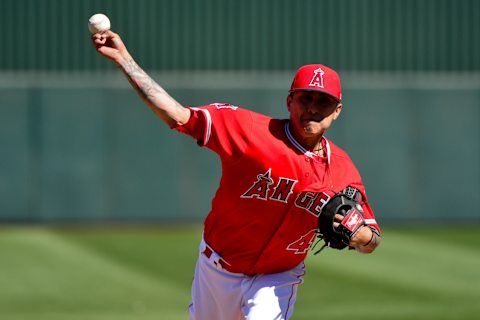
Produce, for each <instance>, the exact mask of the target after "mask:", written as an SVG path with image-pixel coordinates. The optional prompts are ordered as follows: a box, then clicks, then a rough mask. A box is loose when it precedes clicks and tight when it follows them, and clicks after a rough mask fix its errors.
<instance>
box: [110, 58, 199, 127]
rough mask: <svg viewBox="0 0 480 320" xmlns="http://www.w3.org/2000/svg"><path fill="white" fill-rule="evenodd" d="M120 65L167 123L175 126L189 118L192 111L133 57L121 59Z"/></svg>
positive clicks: (145, 99)
mask: <svg viewBox="0 0 480 320" xmlns="http://www.w3.org/2000/svg"><path fill="white" fill-rule="evenodd" d="M119 67H120V69H121V70H122V71H123V73H124V74H125V75H126V77H127V79H128V81H129V82H130V84H131V85H132V87H133V88H134V89H135V91H137V93H138V95H139V96H140V97H141V98H142V100H143V101H144V102H145V103H146V104H147V105H148V106H149V107H150V108H151V109H152V110H153V111H154V112H155V113H156V114H157V115H158V116H159V117H160V118H161V119H163V120H164V121H165V122H166V123H167V124H169V125H170V126H174V125H177V124H182V123H185V122H186V121H187V120H188V118H189V117H190V112H189V111H188V110H187V109H186V108H183V106H182V105H181V104H179V103H178V102H177V101H176V100H175V99H173V98H172V97H171V96H170V95H169V94H168V93H167V92H166V91H165V90H164V89H163V88H162V87H161V86H160V85H158V84H157V83H156V82H155V81H154V80H153V79H152V78H151V77H150V76H149V75H148V74H147V73H146V72H145V71H143V70H142V68H140V67H139V66H138V64H137V63H136V62H135V61H134V60H133V59H132V58H126V59H124V60H122V61H120V62H119Z"/></svg>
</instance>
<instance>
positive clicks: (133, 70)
mask: <svg viewBox="0 0 480 320" xmlns="http://www.w3.org/2000/svg"><path fill="white" fill-rule="evenodd" d="M122 66H123V70H124V72H125V74H126V75H127V78H128V80H129V81H130V83H131V84H132V85H133V87H134V88H135V90H137V92H138V93H139V94H140V95H141V96H142V98H145V99H148V100H150V99H152V98H155V96H156V95H157V94H163V95H165V94H167V93H166V92H165V90H163V89H162V87H160V86H159V85H158V84H157V83H156V82H155V81H153V79H152V78H150V76H149V75H148V74H146V73H145V71H143V70H142V68H140V67H139V66H138V65H137V63H136V62H135V61H134V60H133V59H131V58H130V59H126V60H125V61H124V62H123V63H122Z"/></svg>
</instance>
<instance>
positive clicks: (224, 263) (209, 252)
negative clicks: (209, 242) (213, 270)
mask: <svg viewBox="0 0 480 320" xmlns="http://www.w3.org/2000/svg"><path fill="white" fill-rule="evenodd" d="M202 253H203V254H204V255H205V257H207V259H210V257H211V256H212V253H213V250H212V249H210V247H208V246H207V247H206V248H205V250H203V252H202ZM214 263H215V264H217V263H218V264H220V266H222V268H223V269H225V270H227V271H229V272H233V271H231V266H230V265H229V264H228V262H227V261H225V260H223V259H222V258H220V259H218V261H214Z"/></svg>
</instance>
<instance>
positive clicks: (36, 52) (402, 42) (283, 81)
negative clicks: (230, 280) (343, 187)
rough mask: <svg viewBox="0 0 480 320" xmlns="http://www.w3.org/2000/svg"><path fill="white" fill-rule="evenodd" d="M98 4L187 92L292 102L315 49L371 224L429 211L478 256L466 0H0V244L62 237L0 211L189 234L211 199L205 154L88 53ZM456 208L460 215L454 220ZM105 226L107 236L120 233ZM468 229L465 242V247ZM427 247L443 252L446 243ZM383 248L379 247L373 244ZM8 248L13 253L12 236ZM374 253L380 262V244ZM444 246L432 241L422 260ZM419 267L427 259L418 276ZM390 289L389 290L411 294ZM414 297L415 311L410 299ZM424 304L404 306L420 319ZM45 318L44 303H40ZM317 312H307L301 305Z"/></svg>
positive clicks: (475, 38)
mask: <svg viewBox="0 0 480 320" xmlns="http://www.w3.org/2000/svg"><path fill="white" fill-rule="evenodd" d="M98 12H102V13H105V14H106V15H107V16H108V17H109V18H110V20H111V22H112V29H113V30H114V31H115V32H117V33H119V34H120V35H121V36H122V38H123V40H124V42H125V43H126V45H127V48H128V49H129V51H130V52H131V53H132V55H133V56H134V58H135V59H136V60H137V62H138V63H139V64H140V66H142V67H143V68H144V69H145V70H146V71H147V72H148V73H149V74H150V75H151V76H152V77H153V78H154V79H155V80H156V81H157V82H158V83H159V84H161V85H162V86H163V87H164V88H165V89H166V90H167V91H168V92H170V93H171V95H172V96H174V97H175V98H176V99H177V100H178V101H179V102H180V103H182V104H184V105H189V106H197V105H204V104H208V103H212V102H226V103H231V104H234V105H239V106H242V107H245V108H248V109H252V110H255V111H257V112H261V113H265V114H268V115H270V116H272V117H278V118H283V117H288V113H287V110H286V106H285V99H286V96H287V93H288V88H289V86H290V82H291V80H292V78H293V76H294V74H295V71H296V69H297V68H298V67H300V66H301V65H304V64H309V63H322V64H326V65H328V66H330V67H332V68H334V69H336V70H338V71H339V73H340V76H341V79H342V85H343V98H344V110H343V113H342V117H341V121H338V122H336V123H335V125H334V127H333V128H332V129H331V130H330V131H329V132H328V135H327V136H328V137H329V138H330V139H331V140H333V141H334V142H335V143H336V144H338V145H339V146H340V147H342V148H343V149H345V150H347V151H348V153H349V154H350V156H351V158H352V159H353V160H354V162H355V164H356V165H357V167H358V169H359V170H360V172H361V174H362V177H363V180H364V183H365V185H366V187H367V192H368V196H369V200H370V202H371V204H372V206H373V208H374V211H375V213H376V216H377V220H378V221H379V223H380V225H381V226H382V227H384V228H385V229H386V230H392V232H391V234H392V235H394V236H393V237H392V241H393V238H395V236H396V237H397V239H398V240H399V242H404V241H405V239H410V240H411V239H412V237H414V236H418V235H415V233H414V231H412V230H414V229H412V228H411V227H414V228H418V227H421V228H425V227H432V226H435V227H436V229H435V230H438V232H437V233H435V232H436V231H435V230H431V233H432V234H431V236H432V238H428V239H429V240H428V242H427V246H426V248H430V250H432V245H438V242H439V241H440V242H443V241H445V238H446V239H448V240H449V241H452V239H457V240H458V243H459V244H460V243H461V245H462V247H461V249H458V248H456V249H453V248H452V251H453V252H454V253H458V252H459V250H460V251H461V252H463V250H465V254H467V253H466V252H469V253H468V256H469V257H470V258H471V259H474V260H468V259H467V258H466V257H462V258H460V257H458V256H455V255H454V256H451V257H452V259H453V260H455V259H456V261H463V262H464V265H463V267H465V266H468V267H470V268H472V269H471V270H478V268H477V267H480V257H479V253H478V247H477V246H476V244H480V243H479V237H478V236H475V235H476V234H477V230H478V226H479V223H480V210H479V209H478V205H477V202H478V200H480V141H479V140H480V126H479V124H480V123H479V122H480V1H476V0H389V1H386V0H316V1H315V0H302V1H289V0H241V1H239V0H237V1H234V0H203V1H200V0H177V1H173V0H169V1H163V0H162V1H160V0H157V1H154V0H115V1H114V0H108V1H102V0H83V1H81V0H70V1H66V0H0V30H1V31H2V41H1V50H0V224H1V225H2V226H3V229H2V230H3V233H1V234H2V235H3V237H4V239H8V241H7V240H4V241H6V242H3V244H4V246H3V250H4V251H3V252H2V251H1V250H2V247H1V244H2V242H0V252H1V253H2V254H3V256H4V257H5V256H8V254H7V253H8V252H9V251H8V250H7V249H6V248H14V246H13V243H17V242H15V241H14V240H12V239H23V240H22V241H27V240H25V239H32V242H37V243H42V242H41V240H40V239H43V240H45V241H46V242H45V246H46V247H45V249H46V248H49V250H50V248H51V247H50V246H51V244H50V241H52V242H53V243H55V241H54V239H57V240H58V239H59V238H60V234H58V233H59V232H60V233H61V235H62V236H66V235H65V234H63V233H62V231H58V230H56V229H54V231H51V229H48V231H45V229H41V230H43V231H38V229H35V231H34V232H25V231H22V232H25V233H21V234H20V235H18V234H17V233H16V232H13V231H11V229H10V228H7V226H12V225H17V224H21V225H27V226H31V225H33V226H36V227H42V226H51V225H52V224H58V223H60V224H61V225H62V226H78V225H94V226H95V225H101V226H105V225H112V224H122V225H123V224H125V225H129V224H135V225H145V224H147V225H152V223H153V224H154V225H156V226H158V227H159V228H165V227H163V226H165V225H166V226H171V225H172V223H175V225H176V228H179V230H182V231H178V232H179V233H181V232H186V234H189V232H190V231H191V229H189V228H190V227H189V226H187V225H182V223H185V222H188V223H190V222H193V223H194V224H196V223H198V225H199V224H200V223H201V222H202V220H203V218H204V217H205V216H206V213H207V212H208V211H209V208H210V200H211V198H212V197H213V195H214V193H215V190H216V187H217V184H218V179H219V177H220V163H219V161H218V159H217V158H216V156H215V155H213V154H212V153H211V152H210V151H208V150H204V149H202V148H199V147H197V146H196V144H195V141H194V140H192V139H191V138H189V137H187V136H184V135H182V134H179V133H176V132H171V131H170V130H169V129H168V128H167V127H166V126H165V125H164V124H163V123H162V122H161V121H160V120H159V119H157V118H156V117H155V116H154V115H153V113H152V112H151V111H150V110H149V109H148V108H147V107H146V106H145V105H144V104H143V103H142V102H141V100H140V99H139V98H138V97H137V95H136V93H135V92H134V90H133V89H131V87H130V85H129V84H128V82H127V81H126V80H125V79H124V77H123V75H122V74H121V73H120V72H119V71H118V70H116V68H115V67H114V66H113V64H112V63H110V62H109V61H107V60H105V59H103V58H102V57H100V56H99V55H98V54H97V53H96V52H95V50H94V49H93V48H92V45H91V42H90V33H89V32H88V29H87V21H88V18H89V17H90V16H91V15H92V14H94V13H98ZM177 223H180V224H179V225H178V226H177ZM189 225H190V224H189ZM453 225H455V226H458V227H459V229H458V230H457V231H458V232H457V233H455V232H454V231H455V230H456V229H453V228H452V226H453ZM465 225H468V226H469V227H470V228H473V229H472V230H473V231H472V230H471V231H470V233H469V234H468V236H466V237H464V238H462V237H461V235H462V234H463V232H464V228H460V227H462V226H463V227H464V226H465ZM398 226H403V227H410V228H404V229H403V231H405V232H406V233H407V235H405V236H403V235H404V234H403V233H397V232H401V231H398V230H397V229H395V228H397V227H398ZM166 228H167V229H168V228H169V227H166ZM394 229H395V231H393V230H394ZM6 230H10V231H8V232H7V231H6ZM15 230H16V229H15ZM9 232H13V233H11V234H10V233H9ZM39 232H40V233H39ZM43 232H47V234H48V237H47V236H46V235H45V234H44V233H43ZM51 232H53V233H55V237H53V238H52V234H51ZM89 232H91V230H90V231H89ZM192 232H194V234H196V236H195V237H194V239H193V241H192V243H193V245H194V246H196V244H197V241H198V238H199V234H200V233H201V229H200V227H197V226H194V227H193V231H192ZM127 233H128V232H127ZM164 233H165V232H162V231H161V230H160V231H159V234H164ZM90 234H91V233H90ZM452 234H453V236H452ZM88 235H89V233H88V232H86V233H81V234H77V233H75V236H74V237H73V238H74V239H76V240H72V239H71V238H69V239H70V240H69V241H74V242H75V241H77V242H78V241H80V240H78V239H79V238H82V239H83V240H81V241H80V242H81V243H83V244H82V245H84V246H86V245H87V243H88V245H91V244H92V243H96V242H95V240H92V238H90V237H89V236H88ZM116 236H118V235H115V237H116ZM144 236H145V235H144ZM45 237H47V238H48V239H49V241H47V240H46V238H45ZM68 237H70V235H69V236H68ZM115 237H113V238H114V239H115V240H112V241H114V242H115V243H117V244H118V243H122V244H125V243H130V242H129V241H126V240H125V241H119V240H118V239H117V238H115ZM385 237H386V239H388V232H387V233H386V235H385ZM435 237H437V238H435ZM113 238H112V239H113ZM147 238H148V236H147ZM94 239H96V238H95V237H94ZM422 239H423V238H422ZM432 239H434V240H432ZM461 239H463V240H461ZM417 240H418V239H417ZM102 241H103V240H99V243H100V245H99V247H100V248H103V249H102V250H103V251H102V250H100V249H98V248H99V247H95V248H96V249H95V250H96V252H100V251H102V252H104V253H105V254H107V253H108V254H112V252H116V259H117V258H118V259H120V260H121V258H119V257H125V256H128V254H131V252H132V251H135V250H137V249H138V248H137V249H134V250H130V251H129V250H126V249H125V251H121V250H120V249H118V248H117V247H115V246H113V245H112V246H113V247H109V246H107V245H105V244H104V242H102ZM145 241H146V242H145V243H150V244H151V243H157V242H155V241H160V240H159V239H158V238H154V239H150V238H148V239H146V240H145ZM152 241H153V242H152ZM162 241H165V240H162ZM462 241H463V242H462ZM454 242H455V241H454ZM145 243H143V242H142V244H141V246H142V247H144V246H145ZM465 243H466V245H467V247H468V248H470V249H473V248H474V249H476V252H475V250H470V251H469V250H466V249H465V248H464V247H463V245H464V244H465ZM7 244H10V246H8V245H7ZM17 244H18V243H17ZM157 244H158V243H157ZM472 244H475V246H473V245H472ZM416 245H419V242H417V241H412V242H411V243H409V248H410V249H411V248H413V247H415V246H416ZM450 245H451V243H450ZM186 246H187V247H188V248H192V247H191V245H190V244H188V245H186ZM384 246H385V249H383V250H384V251H383V252H385V253H387V252H390V253H391V252H392V251H391V250H393V252H397V253H399V252H403V253H405V251H408V250H404V249H399V248H397V251H395V249H394V248H391V247H390V248H389V247H388V241H386V243H385V245H384ZM22 248H23V247H22ZM112 248H117V249H118V250H120V251H118V250H117V251H116V250H115V249H112ZM63 249H64V251H68V250H67V249H66V248H63ZM12 250H13V249H12ZM188 250H191V251H190V252H192V256H191V259H192V260H188V261H189V263H190V265H188V263H187V265H188V266H189V267H190V268H187V269H188V272H190V271H191V272H190V273H187V276H186V281H185V278H183V280H182V281H184V284H185V287H186V289H185V290H184V291H185V292H184V293H185V294H186V298H185V299H187V300H188V285H189V283H188V282H189V279H190V277H191V274H193V261H194V258H195V257H194V253H195V250H196V249H195V247H193V249H188ZM389 250H390V251H389ZM402 250H403V251H402ZM418 250H420V249H418ZM426 250H428V249H426ZM434 250H438V251H439V252H443V251H442V250H443V247H435V249H434ZM177 251H178V250H174V249H173V248H172V252H177ZM422 252H423V251H422ZM472 252H473V253H472ZM147 254H151V252H150V251H149V253H147ZM172 254H173V253H172ZM378 257H379V259H382V253H381V252H380V253H379V254H378ZM84 258H85V257H82V258H81V259H82V260H83V259H84ZM11 259H12V261H14V260H15V259H18V254H14V253H13V251H12V253H11ZM31 259H34V258H31ZM132 259H133V258H132ZM139 259H140V258H139ZM384 259H385V261H391V259H392V256H391V255H386V256H384ZM462 259H464V260H462ZM133 260H135V259H133ZM133 260H132V261H133ZM413 260H417V261H418V256H415V257H414V258H413ZM3 261H6V260H3ZM129 261H130V260H129ZM135 261H137V260H135ZM142 261H143V260H142ZM155 261H157V260H155ZM155 261H150V260H148V259H147V260H146V261H143V262H145V263H146V265H150V266H157V267H158V268H159V269H158V270H161V268H160V267H159V266H160V265H163V263H162V262H160V260H159V261H157V265H156V264H155ZM361 261H363V260H361ZM395 261H396V260H395ZM124 262H125V261H124ZM397 262H398V263H401V262H399V261H397ZM445 262H446V261H445V260H443V258H439V260H438V261H436V264H435V266H438V265H442V264H444V263H445ZM4 263H5V262H4ZM398 263H395V264H394V265H392V264H389V263H387V262H386V265H385V266H386V270H384V271H385V273H387V272H388V270H392V269H395V268H399V266H398ZM12 265H15V266H16V267H15V268H17V267H18V265H22V263H21V262H18V264H12ZM12 265H10V267H9V268H10V269H9V268H8V266H7V265H5V264H4V265H3V267H4V268H5V269H3V271H6V272H9V270H12ZM122 265H124V264H122ZM1 266H2V265H1V264H0V267H1ZM323 267H325V266H323ZM15 268H13V269H15ZM332 268H333V267H332ZM434 268H435V267H433V269H434ZM431 269H432V265H430V264H426V265H425V270H424V271H425V273H421V274H422V276H421V277H420V276H419V277H418V280H419V281H420V279H425V277H424V276H426V275H428V274H429V272H431ZM0 270H2V269H0ZM46 270H48V268H46ZM407 270H408V268H407ZM464 270H465V269H464ZM469 270H470V269H469ZM170 271H171V270H170ZM412 271H413V270H412ZM445 271H446V270H445ZM164 272H167V271H164ZM413 272H414V271H413ZM446 272H447V271H446ZM472 272H473V271H472ZM4 274H5V273H4ZM160 274H161V273H160ZM449 274H450V273H449V272H447V273H446V274H443V273H440V274H438V277H440V278H443V277H444V276H446V275H447V276H448V275H449ZM430 275H431V274H430ZM163 276H165V274H163ZM465 276H468V277H467V278H468V280H467V279H463V280H460V279H455V281H453V280H452V283H453V282H454V283H456V284H457V285H458V286H459V287H458V291H461V292H464V293H465V292H466V291H465V287H467V286H468V287H469V290H470V291H468V290H467V292H468V294H469V297H476V298H479V297H480V293H479V290H478V287H479V286H480V279H479V277H478V274H476V273H472V274H470V273H468V272H466V273H465ZM32 277H33V276H32ZM21 278H22V276H20V275H19V279H21ZM387 278H388V277H387ZM401 279H403V278H401ZM3 281H6V280H5V279H3ZM12 281H13V280H12ZM399 281H400V280H399ZM402 281H403V280H402ZM462 281H463V282H462ZM469 281H474V282H473V284H474V285H475V286H474V287H470V286H469V285H468V284H469V283H471V282H469ZM433 282H435V279H432V283H433ZM12 283H13V282H12ZM402 283H403V284H402V285H405V282H402ZM0 284H1V282H0ZM3 284H4V285H5V282H4V283H3ZM17 284H18V282H17ZM30 285H31V283H30ZM379 286H380V285H379ZM39 287H42V286H41V285H40V284H39ZM397 289H398V288H397ZM403 289H405V288H403ZM403 289H402V290H403ZM410 289H412V291H414V290H413V287H412V288H410ZM402 290H400V289H399V290H397V291H396V294H397V295H396V296H395V297H396V298H395V299H398V297H405V296H409V295H410V294H412V293H411V292H410V291H409V290H406V291H402ZM429 290H431V291H435V290H436V287H435V286H433V287H429ZM18 292H21V290H20V289H19V291H18ZM167 292H170V291H168V290H167ZM182 292H183V291H182ZM10 293H11V292H10ZM453 293H455V294H458V292H457V291H453ZM453 293H452V294H453ZM19 294H20V293H19ZM1 297H2V296H1V295H0V298H1ZM5 297H6V296H5ZM5 297H4V298H5ZM19 297H21V298H20V300H22V298H23V296H22V295H21V294H20V296H19ZM384 297H385V296H384ZM423 298H424V296H421V297H420V299H423ZM443 298H445V297H443ZM449 298H451V297H449ZM36 299H37V298H35V297H34V298H32V300H35V301H38V300H36ZM395 299H394V298H392V299H391V300H390V303H392V305H393V304H394V300H395ZM304 301H306V300H301V301H300V305H304V304H305V303H306V302H304ZM396 301H397V303H398V300H396ZM468 301H470V300H468ZM187 302H188V301H187ZM437 302H438V301H437ZM142 303H143V304H142ZM412 303H413V302H412ZM387 304H388V303H387ZM0 305H1V300H0ZM5 305H7V304H5ZM5 305H4V306H5ZM9 305H10V306H11V305H12V304H9ZM131 305H132V306H133V307H132V310H134V311H135V312H137V311H139V310H140V312H141V311H142V310H143V311H145V310H147V307H145V302H141V301H140V302H138V301H136V300H135V301H134V302H132V304H131ZM440 305H441V303H436V304H434V306H435V307H438V308H440V309H438V310H440V312H438V314H435V316H432V318H435V319H440V318H442V316H441V315H442V314H444V315H445V314H446V315H445V319H451V318H452V317H450V316H451V315H450V314H449V313H442V312H443V311H445V310H443V309H442V307H440ZM474 305H475V304H474V303H473V304H469V307H470V308H476V307H475V306H474ZM409 306H410V305H409ZM412 306H413V307H412V308H413V309H411V310H416V309H415V307H416V306H417V305H416V304H412ZM359 308H360V307H359ZM0 309H1V308H0ZM407 309H408V308H407ZM35 310H37V309H35ZM182 310H183V309H182ZM312 310H315V309H312ZM408 310H410V309H408ZM428 310H430V309H428ZM428 310H427V311H424V313H422V314H418V313H417V314H416V313H415V312H414V311H412V313H406V314H407V315H408V316H412V315H414V318H415V316H418V317H420V316H421V318H423V319H426V318H429V316H428V315H429V313H428ZM449 310H450V311H451V310H452V309H449ZM453 310H455V308H454V309H453ZM37 311H38V310H37ZM477 311H478V310H477ZM312 312H313V311H312ZM327 313H328V312H327ZM0 314H1V311H0ZM332 314H335V313H334V312H333V311H332ZM380 314H381V316H382V318H383V319H387V318H395V317H393V316H392V314H390V313H386V312H385V313H381V312H380ZM477 314H478V313H477ZM388 315H390V317H389V316H388ZM457 315H458V314H457ZM10 316H11V318H9V319H17V318H15V317H14V316H13V313H11V314H10ZM346 316H347V315H346ZM370 316H371V315H370ZM405 316H406V315H405V314H403V313H402V314H401V315H399V316H398V317H397V318H398V319H402V318H404V317H405ZM468 317H469V316H468V315H467V316H465V317H462V316H460V317H456V318H458V319H460V318H468ZM53 318H54V317H53V316H52V314H49V316H48V319H53ZM86 318H88V317H83V318H80V319H86ZM160 318H162V317H160ZM174 318H175V317H174V316H173V315H171V316H169V317H167V318H166V319H174ZM179 318H182V317H181V316H180V317H179ZM183 318H185V315H184V314H183ZM316 318H317V316H316V315H314V314H313V313H312V314H305V313H304V314H303V315H302V314H300V317H299V319H316ZM18 319H25V317H23V318H22V316H19V317H18ZM36 319H39V317H38V313H37V318H36ZM59 319H62V317H61V316H59ZM63 319H65V317H63ZM89 319H93V317H91V318H89ZM98 319H106V318H105V317H103V318H102V317H100V318H98ZM116 319H119V317H118V314H117V317H116Z"/></svg>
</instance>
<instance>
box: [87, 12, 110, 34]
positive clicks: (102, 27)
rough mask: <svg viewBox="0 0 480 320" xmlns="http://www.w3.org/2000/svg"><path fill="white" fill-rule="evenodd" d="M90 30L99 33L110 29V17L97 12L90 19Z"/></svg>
mask: <svg viewBox="0 0 480 320" xmlns="http://www.w3.org/2000/svg"><path fill="white" fill-rule="evenodd" d="M88 30H90V32H91V33H98V32H104V31H107V30H110V19H108V17H107V16H106V15H104V14H103V13H97V14H94V15H93V16H91V17H90V19H88Z"/></svg>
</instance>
